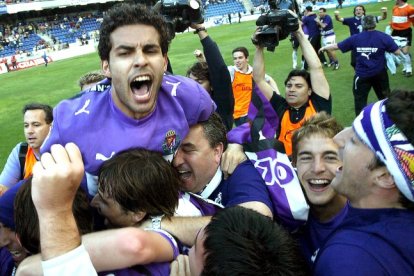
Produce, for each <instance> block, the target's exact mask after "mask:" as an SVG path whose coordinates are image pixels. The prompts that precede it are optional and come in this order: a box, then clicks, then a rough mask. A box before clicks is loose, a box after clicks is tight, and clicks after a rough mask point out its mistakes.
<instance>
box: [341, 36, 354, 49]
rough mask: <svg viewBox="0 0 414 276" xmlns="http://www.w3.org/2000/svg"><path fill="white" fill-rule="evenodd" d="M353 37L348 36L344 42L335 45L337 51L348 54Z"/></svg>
mask: <svg viewBox="0 0 414 276" xmlns="http://www.w3.org/2000/svg"><path fill="white" fill-rule="evenodd" d="M354 37H355V36H350V37H348V38H347V39H345V40H343V41H341V42H339V43H338V44H337V45H338V48H339V50H341V52H342V53H345V52H348V51H350V50H352V47H353V38H354Z"/></svg>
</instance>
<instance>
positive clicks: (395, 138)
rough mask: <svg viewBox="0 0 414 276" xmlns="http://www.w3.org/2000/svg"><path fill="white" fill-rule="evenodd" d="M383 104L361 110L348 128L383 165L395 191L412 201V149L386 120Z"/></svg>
mask: <svg viewBox="0 0 414 276" xmlns="http://www.w3.org/2000/svg"><path fill="white" fill-rule="evenodd" d="M386 101H387V100H382V101H379V102H376V103H374V104H371V105H369V106H367V107H365V108H364V110H363V111H362V112H361V113H360V114H359V115H358V117H357V118H356V119H355V120H354V123H353V125H352V126H353V128H354V131H355V133H356V134H357V135H358V136H359V138H360V139H361V140H362V141H363V142H364V143H365V144H366V145H367V146H368V147H369V148H370V149H371V150H372V151H374V152H375V154H376V156H377V157H378V158H379V159H380V160H381V161H382V162H383V163H384V164H385V166H386V167H387V169H388V171H389V172H390V173H391V175H392V176H393V178H394V181H395V183H396V185H397V187H398V189H399V190H400V191H401V192H402V193H403V194H404V196H406V197H407V198H408V199H409V200H410V201H413V202H414V147H413V145H412V144H410V142H409V141H408V139H407V137H406V136H405V135H404V133H402V131H401V130H400V129H399V128H398V127H397V126H396V125H395V124H394V122H393V121H391V119H390V118H389V117H388V114H387V112H386V107H385V103H386Z"/></svg>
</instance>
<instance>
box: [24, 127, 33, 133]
mask: <svg viewBox="0 0 414 276" xmlns="http://www.w3.org/2000/svg"><path fill="white" fill-rule="evenodd" d="M24 131H25V132H26V133H33V131H34V127H33V126H27V127H25V129H24Z"/></svg>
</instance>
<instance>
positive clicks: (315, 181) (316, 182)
mask: <svg viewBox="0 0 414 276" xmlns="http://www.w3.org/2000/svg"><path fill="white" fill-rule="evenodd" d="M309 183H310V184H312V185H328V184H329V183H331V181H329V180H327V179H312V180H309Z"/></svg>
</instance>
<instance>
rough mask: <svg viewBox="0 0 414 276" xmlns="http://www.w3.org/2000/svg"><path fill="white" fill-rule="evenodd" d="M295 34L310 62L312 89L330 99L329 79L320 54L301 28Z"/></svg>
mask: <svg viewBox="0 0 414 276" xmlns="http://www.w3.org/2000/svg"><path fill="white" fill-rule="evenodd" d="M295 36H296V37H297V39H298V41H299V45H300V47H301V49H302V53H303V56H304V57H305V60H306V62H307V63H308V69H309V74H310V78H311V83H312V91H313V92H314V93H316V94H317V95H319V96H321V97H322V98H325V99H329V96H330V90H329V84H328V80H327V79H326V77H325V73H324V72H323V68H322V64H321V62H320V60H319V57H318V54H317V53H316V52H315V50H314V49H313V47H312V45H311V44H310V42H309V40H308V39H307V38H306V36H305V34H304V33H303V31H302V29H301V28H299V29H298V30H297V31H296V32H295Z"/></svg>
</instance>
